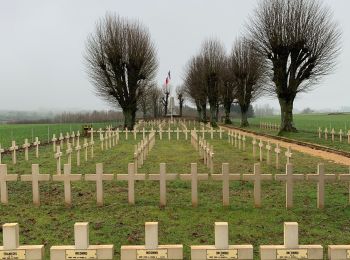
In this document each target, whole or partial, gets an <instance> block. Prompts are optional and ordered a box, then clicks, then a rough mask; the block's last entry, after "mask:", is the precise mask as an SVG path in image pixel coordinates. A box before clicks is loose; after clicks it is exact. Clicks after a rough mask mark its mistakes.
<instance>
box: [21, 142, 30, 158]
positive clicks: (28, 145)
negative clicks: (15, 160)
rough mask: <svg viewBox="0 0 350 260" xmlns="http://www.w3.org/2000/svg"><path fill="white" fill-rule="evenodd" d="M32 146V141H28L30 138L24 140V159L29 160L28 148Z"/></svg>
mask: <svg viewBox="0 0 350 260" xmlns="http://www.w3.org/2000/svg"><path fill="white" fill-rule="evenodd" d="M29 147H30V143H28V139H25V140H24V144H23V145H22V148H24V159H25V160H26V161H28V148H29Z"/></svg>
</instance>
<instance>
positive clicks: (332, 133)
mask: <svg viewBox="0 0 350 260" xmlns="http://www.w3.org/2000/svg"><path fill="white" fill-rule="evenodd" d="M334 134H335V131H334V128H332V131H331V135H332V142H334Z"/></svg>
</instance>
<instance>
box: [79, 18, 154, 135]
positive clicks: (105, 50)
mask: <svg viewBox="0 0 350 260" xmlns="http://www.w3.org/2000/svg"><path fill="white" fill-rule="evenodd" d="M85 60H86V66H87V73H88V75H89V78H90V80H91V82H92V84H93V85H94V86H95V90H96V93H97V95H99V96H101V97H102V98H103V99H105V100H106V101H108V102H109V103H111V104H112V105H116V104H117V105H119V106H120V107H121V108H122V110H123V114H124V127H127V128H129V129H133V127H134V124H135V117H136V111H137V105H138V101H139V99H140V97H141V96H142V95H143V94H144V92H145V89H146V88H148V87H149V86H151V85H152V84H151V83H152V81H153V80H154V77H155V74H156V71H157V67H158V61H157V58H156V50H155V46H154V44H153V42H152V41H151V36H150V33H149V32H148V30H147V29H146V28H145V27H144V26H143V25H142V24H141V23H140V22H137V21H132V20H128V19H125V18H122V17H119V16H117V15H115V14H106V16H105V17H104V18H102V19H100V20H99V21H98V23H97V25H96V29H95V32H94V33H93V34H91V35H90V36H89V37H88V40H87V43H86V55H85Z"/></svg>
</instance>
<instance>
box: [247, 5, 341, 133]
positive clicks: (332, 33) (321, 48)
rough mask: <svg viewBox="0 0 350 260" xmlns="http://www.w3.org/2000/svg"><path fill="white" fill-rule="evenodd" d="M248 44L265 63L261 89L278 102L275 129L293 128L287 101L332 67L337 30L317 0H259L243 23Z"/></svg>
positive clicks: (313, 83)
mask: <svg viewBox="0 0 350 260" xmlns="http://www.w3.org/2000/svg"><path fill="white" fill-rule="evenodd" d="M248 30H249V32H250V38H251V39H252V40H253V42H254V46H255V47H256V49H257V50H258V51H259V52H260V54H261V55H262V56H263V57H264V58H265V60H266V63H267V65H269V66H270V68H271V71H272V73H271V81H272V82H273V83H272V84H271V85H270V86H269V87H268V88H267V90H268V91H269V92H270V93H271V94H273V95H276V96H277V98H278V100H279V103H280V107H281V131H288V132H291V131H296V128H295V126H294V123H293V103H294V100H295V97H296V96H297V94H298V93H301V92H307V91H309V90H311V89H312V87H313V86H315V83H317V82H319V80H320V79H321V78H322V77H323V76H325V75H327V74H329V73H330V72H332V70H333V68H334V65H335V62H336V58H337V56H338V53H339V51H340V46H339V41H340V37H341V33H340V30H339V27H338V25H337V23H336V22H335V21H334V20H333V17H332V12H331V11H330V9H329V8H328V7H325V6H324V5H323V4H322V1H320V0H273V1H272V0H261V2H260V5H259V6H258V8H257V9H256V11H255V14H254V16H252V18H251V21H250V24H249V25H248Z"/></svg>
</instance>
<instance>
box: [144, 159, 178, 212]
mask: <svg viewBox="0 0 350 260" xmlns="http://www.w3.org/2000/svg"><path fill="white" fill-rule="evenodd" d="M148 176H149V180H151V181H159V189H160V206H161V207H164V206H165V205H166V181H173V180H176V178H177V173H166V164H165V163H160V167H159V174H149V175H148Z"/></svg>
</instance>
